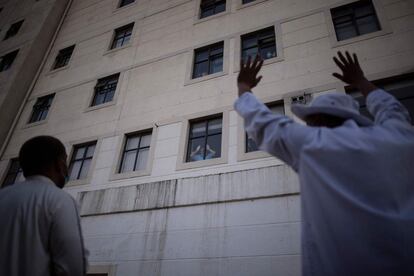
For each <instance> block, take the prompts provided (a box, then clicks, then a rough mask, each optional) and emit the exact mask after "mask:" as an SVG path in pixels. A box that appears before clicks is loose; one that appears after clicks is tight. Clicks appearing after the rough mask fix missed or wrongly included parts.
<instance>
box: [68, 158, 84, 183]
mask: <svg viewBox="0 0 414 276" xmlns="http://www.w3.org/2000/svg"><path fill="white" fill-rule="evenodd" d="M81 165H82V161H76V162H74V163H73V164H72V166H71V167H70V169H69V179H70V180H74V179H78V175H79V171H80V169H81Z"/></svg>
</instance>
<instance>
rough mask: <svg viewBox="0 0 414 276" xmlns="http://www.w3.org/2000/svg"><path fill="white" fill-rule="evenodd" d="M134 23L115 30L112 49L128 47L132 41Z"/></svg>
mask: <svg viewBox="0 0 414 276" xmlns="http://www.w3.org/2000/svg"><path fill="white" fill-rule="evenodd" d="M133 28H134V23H131V24H128V25H126V26H123V27H121V28H118V29H116V30H115V35H114V40H113V41H112V45H111V49H115V48H119V47H122V46H124V45H127V44H128V43H129V41H130V40H131V36H132V29H133Z"/></svg>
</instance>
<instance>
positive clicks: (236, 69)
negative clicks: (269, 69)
mask: <svg viewBox="0 0 414 276" xmlns="http://www.w3.org/2000/svg"><path fill="white" fill-rule="evenodd" d="M284 60H285V58H284V57H283V56H276V57H273V58H268V59H265V60H264V61H263V66H266V65H269V64H272V63H276V62H281V61H284ZM239 71H240V60H238V61H237V62H236V63H235V64H234V71H233V72H234V73H237V72H239Z"/></svg>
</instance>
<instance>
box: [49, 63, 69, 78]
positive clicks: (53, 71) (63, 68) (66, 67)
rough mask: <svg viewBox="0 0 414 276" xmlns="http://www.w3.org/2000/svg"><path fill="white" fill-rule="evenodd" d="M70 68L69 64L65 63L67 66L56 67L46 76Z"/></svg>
mask: <svg viewBox="0 0 414 276" xmlns="http://www.w3.org/2000/svg"><path fill="white" fill-rule="evenodd" d="M68 68H69V64H68V65H65V66H63V67H59V68H56V69H52V70H50V71H49V72H48V73H47V74H46V76H49V75H53V74H55V73H58V72H60V71H64V70H67V69H68Z"/></svg>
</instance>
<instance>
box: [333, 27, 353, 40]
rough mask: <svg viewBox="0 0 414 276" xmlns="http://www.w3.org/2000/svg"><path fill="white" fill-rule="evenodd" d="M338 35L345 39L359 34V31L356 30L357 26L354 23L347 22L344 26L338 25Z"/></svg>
mask: <svg viewBox="0 0 414 276" xmlns="http://www.w3.org/2000/svg"><path fill="white" fill-rule="evenodd" d="M335 31H336V37H337V39H338V40H339V41H340V40H345V39H348V38H351V37H355V36H357V35H358V34H357V32H356V30H355V27H354V26H353V25H352V24H346V25H342V26H338V27H337V28H336V29H335Z"/></svg>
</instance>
